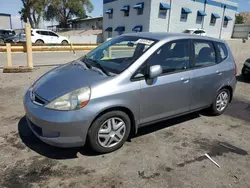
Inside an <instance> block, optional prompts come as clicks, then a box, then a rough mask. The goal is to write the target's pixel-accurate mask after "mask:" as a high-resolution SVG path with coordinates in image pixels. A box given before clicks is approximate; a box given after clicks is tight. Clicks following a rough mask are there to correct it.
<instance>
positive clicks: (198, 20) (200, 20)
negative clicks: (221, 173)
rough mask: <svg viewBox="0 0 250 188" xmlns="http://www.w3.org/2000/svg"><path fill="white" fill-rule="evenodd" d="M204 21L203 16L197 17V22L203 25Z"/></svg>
mask: <svg viewBox="0 0 250 188" xmlns="http://www.w3.org/2000/svg"><path fill="white" fill-rule="evenodd" d="M202 21H203V16H201V15H197V18H196V22H198V23H201V22H202Z"/></svg>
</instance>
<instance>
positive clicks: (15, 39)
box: [4, 31, 26, 43]
mask: <svg viewBox="0 0 250 188" xmlns="http://www.w3.org/2000/svg"><path fill="white" fill-rule="evenodd" d="M4 42H5V43H24V42H26V36H25V31H21V32H20V33H18V34H16V35H14V36H10V37H8V38H6V39H5V40H4Z"/></svg>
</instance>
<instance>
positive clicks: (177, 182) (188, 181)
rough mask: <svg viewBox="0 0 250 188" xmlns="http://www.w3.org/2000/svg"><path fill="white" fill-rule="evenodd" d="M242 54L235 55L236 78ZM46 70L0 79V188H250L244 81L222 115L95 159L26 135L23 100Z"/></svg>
mask: <svg viewBox="0 0 250 188" xmlns="http://www.w3.org/2000/svg"><path fill="white" fill-rule="evenodd" d="M242 54H243V55H242ZM246 54H247V53H243V52H241V55H240V56H239V55H238V54H236V55H235V57H236V62H238V69H239V72H240V70H241V67H242V63H243V62H244V61H243V59H245V58H246ZM60 58H62V56H61V55H60ZM47 59H48V58H47ZM49 69H51V67H47V66H42V67H37V68H35V70H34V71H33V72H32V73H23V74H3V73H0V80H1V81H0V101H1V102H0V112H1V113H0V127H1V131H0V187H1V188H5V187H8V188H9V187H11V188H31V187H48V188H50V187H60V188H78V187H81V188H84V187H111V188H119V187H129V188H131V187H145V188H147V187H171V188H172V187H176V188H180V187H195V188H196V187H211V188H215V187H218V188H221V187H225V188H226V187H232V188H237V187H239V188H244V187H246V188H247V187H248V188H249V187H250V170H249V169H250V156H249V153H250V144H249V143H250V134H249V133H250V98H249V93H250V87H249V83H250V81H246V80H243V79H242V78H241V77H240V76H238V77H237V79H238V84H237V89H236V93H235V98H234V100H233V102H232V103H231V104H230V106H229V108H228V109H227V111H226V112H225V114H224V115H221V116H219V117H210V116H207V115H206V113H204V112H198V113H193V114H190V115H186V116H182V117H179V118H175V119H172V120H168V121H164V122H161V123H157V124H153V125H150V126H148V127H145V128H142V129H140V130H139V133H138V135H136V136H134V137H133V138H131V139H130V140H129V141H128V142H126V143H125V145H124V146H123V147H122V148H121V149H119V150H118V151H116V152H113V153H110V154H106V155H96V154H95V153H92V152H91V151H90V150H89V148H87V147H84V148H74V149H59V148H55V147H52V146H49V145H46V144H44V143H42V142H41V141H39V140H38V139H37V138H36V137H35V136H34V135H33V133H32V132H31V131H30V129H29V128H28V126H27V123H26V121H25V119H24V109H23V105H22V99H23V95H24V92H25V91H26V90H27V88H28V87H29V86H30V84H31V83H32V82H33V81H34V80H35V79H36V78H37V77H39V76H40V75H41V74H43V73H44V72H46V71H48V70H49ZM205 153H208V154H209V155H210V156H211V157H212V158H213V159H214V160H215V161H216V162H217V163H218V164H219V165H220V166H221V168H218V167H216V166H215V165H214V164H213V163H212V162H211V161H210V160H208V159H207V158H206V157H204V154H205Z"/></svg>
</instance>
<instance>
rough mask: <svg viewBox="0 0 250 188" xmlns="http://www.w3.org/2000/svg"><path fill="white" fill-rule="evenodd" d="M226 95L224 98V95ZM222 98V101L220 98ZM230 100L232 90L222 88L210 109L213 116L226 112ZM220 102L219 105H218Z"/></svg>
mask: <svg viewBox="0 0 250 188" xmlns="http://www.w3.org/2000/svg"><path fill="white" fill-rule="evenodd" d="M222 95H224V99H223V97H222ZM220 99H221V101H222V102H221V103H219V100H220ZM229 101H230V92H229V90H228V89H222V90H220V91H219V92H218V94H217V96H216V98H215V100H214V102H213V104H212V105H211V106H210V108H209V111H210V114H211V115H213V116H219V115H221V114H223V113H224V112H225V110H226V109H227V107H228V104H229ZM217 103H218V105H217Z"/></svg>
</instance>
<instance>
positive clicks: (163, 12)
mask: <svg viewBox="0 0 250 188" xmlns="http://www.w3.org/2000/svg"><path fill="white" fill-rule="evenodd" d="M170 8H171V7H170V5H169V4H166V3H160V6H159V16H162V17H164V18H165V17H166V16H167V11H168V9H170Z"/></svg>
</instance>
